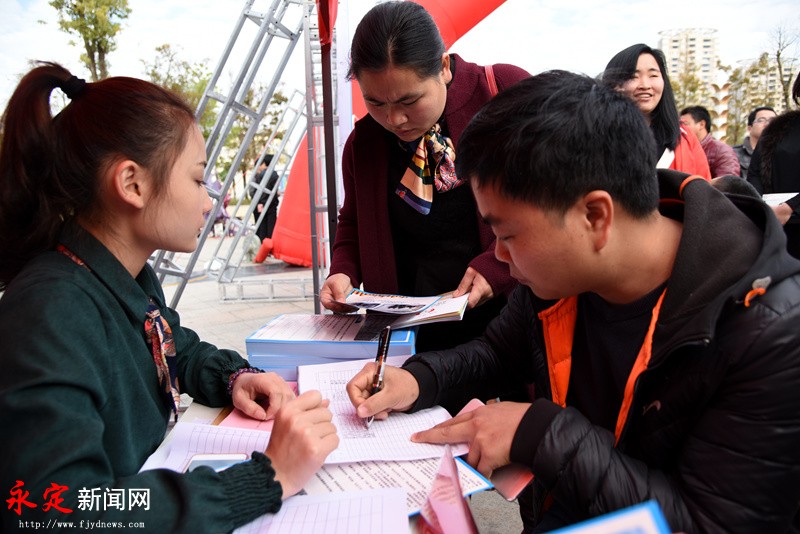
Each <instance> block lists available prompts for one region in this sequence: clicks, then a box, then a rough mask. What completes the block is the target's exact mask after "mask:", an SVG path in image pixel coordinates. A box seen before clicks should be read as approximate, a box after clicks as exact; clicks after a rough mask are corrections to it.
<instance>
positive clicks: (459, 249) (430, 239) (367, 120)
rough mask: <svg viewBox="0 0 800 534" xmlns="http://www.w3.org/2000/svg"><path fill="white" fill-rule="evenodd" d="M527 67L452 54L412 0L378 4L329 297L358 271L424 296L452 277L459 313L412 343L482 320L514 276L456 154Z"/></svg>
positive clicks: (376, 283)
mask: <svg viewBox="0 0 800 534" xmlns="http://www.w3.org/2000/svg"><path fill="white" fill-rule="evenodd" d="M528 76H530V75H529V74H528V73H527V72H525V71H524V70H522V69H520V68H518V67H515V66H513V65H501V64H498V65H494V66H493V67H492V68H489V69H486V68H484V67H481V66H478V65H476V64H474V63H468V62H466V61H464V60H463V59H461V58H460V57H459V56H457V55H454V54H453V55H450V54H448V53H447V52H446V50H445V46H444V42H443V41H442V38H441V35H440V34H439V31H438V29H437V28H436V24H435V23H434V21H433V19H432V18H431V16H430V14H428V12H427V11H425V9H424V8H422V7H421V6H420V5H418V4H415V3H413V2H387V3H383V4H379V5H377V6H375V7H374V8H372V9H371V10H370V11H369V12H368V13H367V14H366V15H365V16H364V18H363V19H362V20H361V22H360V23H359V25H358V27H357V28H356V31H355V34H354V38H353V45H352V49H351V67H350V73H349V77H350V78H351V79H355V80H357V81H358V83H359V85H360V87H361V91H362V94H363V96H364V101H365V103H366V106H367V111H368V112H369V114H368V115H367V116H365V117H364V118H362V119H361V120H359V121H358V122H357V123H356V125H355V128H354V130H353V132H352V133H351V134H350V137H349V138H348V140H347V143H346V144H345V148H344V154H343V157H342V171H343V172H342V174H343V181H344V189H345V197H344V204H343V206H342V208H341V210H340V212H339V223H338V226H337V230H336V240H335V242H334V245H333V253H332V259H331V269H330V273H331V274H330V276H329V277H328V279H327V280H326V282H325V284H324V286H323V287H322V290H321V292H320V301H321V303H322V305H323V306H325V307H326V308H329V309H333V310H335V311H336V310H337V306H336V302H335V301H341V300H344V298H345V296H346V295H347V293H349V291H350V290H351V289H352V288H353V287H354V286H358V285H359V284H362V283H363V284H364V289H365V290H366V291H372V292H378V293H400V294H404V295H418V296H422V295H436V294H440V293H444V292H447V291H451V290H454V289H455V290H456V295H461V294H464V293H469V310H468V311H467V313H466V315H465V317H464V320H463V321H461V322H458V323H439V324H435V325H426V326H423V327H422V328H421V330H420V331H419V334H418V337H417V350H418V351H424V350H433V349H437V348H446V347H452V346H454V345H456V344H459V343H462V342H465V341H468V340H469V339H471V338H472V337H474V336H477V335H479V334H481V333H482V332H483V328H484V327H485V325H486V324H487V323H488V322H489V320H491V319H492V318H493V317H494V316H495V315H497V313H498V312H499V311H500V309H501V308H502V306H503V305H504V304H505V294H507V293H508V292H509V291H510V289H511V288H512V287H513V286H514V285H515V284H516V282H515V281H514V280H513V279H512V278H511V276H510V274H509V271H508V267H507V266H506V265H505V264H502V263H501V262H499V261H498V260H497V259H496V258H495V257H494V235H493V234H492V231H491V229H490V228H489V226H488V225H486V224H484V223H483V222H482V221H481V219H480V217H479V214H478V212H477V208H476V206H475V201H474V198H473V196H472V191H471V189H470V187H469V184H467V183H465V182H464V180H463V179H461V178H460V177H457V176H455V173H454V171H453V170H452V166H451V164H452V161H453V160H454V159H455V157H456V156H455V153H457V150H458V138H459V136H460V135H461V132H462V131H463V129H464V128H465V127H466V125H467V123H468V122H469V121H470V119H472V117H473V116H474V115H475V114H476V113H477V111H478V110H479V109H480V108H481V106H483V104H484V103H486V102H487V101H488V100H489V99H491V98H492V96H493V95H494V94H495V93H496V92H497V90H503V89H504V88H506V87H508V86H510V85H512V84H514V83H516V82H517V81H519V80H521V79H523V78H526V77H528ZM443 153H446V154H447V156H444V155H443Z"/></svg>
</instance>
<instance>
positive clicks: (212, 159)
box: [150, 0, 319, 307]
mask: <svg viewBox="0 0 800 534" xmlns="http://www.w3.org/2000/svg"><path fill="white" fill-rule="evenodd" d="M254 2H255V0H247V1H246V2H245V6H244V8H243V9H242V12H241V14H240V16H239V18H238V19H237V22H236V24H235V26H234V29H233V32H232V34H231V37H230V39H229V41H228V43H227V45H226V48H225V50H224V52H223V54H222V57H221V58H220V60H219V63H218V64H217V66H216V68H215V69H214V72H213V74H212V77H211V80H210V81H209V83H208V86H207V87H206V90H205V92H204V94H203V96H202V98H201V100H200V103H199V105H198V108H197V111H196V117H197V119H198V121H199V120H200V119H201V118H202V117H203V115H204V114H205V113H206V110H207V109H209V108H211V107H213V106H215V105H216V104H218V103H219V104H221V109H219V111H218V113H217V118H216V121H215V124H214V126H213V128H212V129H211V131H210V132H209V133H208V135H207V139H206V154H207V158H208V159H207V161H208V164H207V167H206V173H205V177H204V178H205V182H206V188H207V190H208V192H209V196H210V197H211V198H212V201H213V202H212V204H213V207H212V210H211V212H210V213H209V215H208V219H207V221H206V224H205V226H204V227H203V230H202V231H201V234H200V237H199V241H198V246H197V248H196V249H195V251H194V252H193V253H192V254H191V255H190V256H189V258H188V260H186V262H185V264H184V265H179V264H178V263H179V262H178V260H177V259H176V254H175V253H174V252H170V251H163V250H160V251H157V252H156V253H155V254H154V255H153V257H152V258H151V260H150V261H151V264H152V265H153V268H154V269H155V271H156V273H157V275H158V276H159V280H160V281H161V282H162V283H163V282H164V280H165V277H166V276H168V275H170V276H174V277H177V278H178V280H179V283H178V287H177V288H176V290H175V292H174V294H173V297H172V300H171V302H170V306H171V307H176V306H177V303H178V301H179V300H180V298H181V296H182V294H183V291H184V289H185V286H186V284H187V283H188V281H189V279H190V278H191V277H192V276H194V275H196V273H194V272H193V270H194V269H195V266H196V264H197V261H198V259H199V255H200V252H201V250H202V248H203V245H204V244H205V241H206V239H207V238H208V236H209V234H210V233H211V232H212V230H213V228H214V224H215V222H216V220H217V218H218V217H219V216H220V214H221V213H224V210H225V208H224V201H225V199H226V197H227V195H228V194H229V192H230V191H231V190H232V189H234V184H235V180H236V177H237V171H238V169H240V168H241V165H242V162H243V161H244V157H245V153H246V151H247V149H248V148H249V147H250V145H251V143H252V142H253V140H254V138H255V137H256V134H257V133H258V131H259V128H260V127H261V126H262V123H263V121H264V118H265V116H266V115H267V108H268V106H269V104H270V101H271V100H272V97H273V96H274V94H275V92H276V90H277V87H278V84H279V82H280V81H281V77H282V75H283V73H284V70H285V68H286V65H287V63H288V61H289V59H290V57H291V55H292V52H293V51H294V48H295V46H296V44H297V42H298V40H299V38H300V36H301V33H302V32H303V30H304V28H305V31H306V34H308V33H309V27H310V26H309V22H308V21H309V18H310V16H309V13H310V12H311V11H313V7H314V2H313V1H308V0H272V1H271V2H270V4H269V7H268V8H267V9H266V10H265V11H262V12H259V11H256V10H254V9H253V4H254ZM309 6H311V8H310V7H309ZM253 23H254V24H255V25H256V26H257V29H256V32H255V37H254V38H253V39H252V42H251V43H250V46H249V49H248V50H247V51H246V53H245V54H244V55H243V56H241V55H240V56H235V55H234V54H233V52H234V51H235V50H234V49H235V46H236V44H237V41H238V42H242V41H244V40H245V39H246V38H245V37H243V36H242V35H243V32H244V31H245V30H248V29H252V24H253ZM248 25H250V26H248ZM281 46H282V48H281ZM276 48H278V54H280V56H279V60H277V61H272V62H270V63H269V68H270V69H271V75H269V76H268V79H269V82H268V83H267V84H266V86H265V88H264V90H263V91H262V92H261V94H260V95H256V94H253V93H252V90H253V89H254V88H255V86H254V82H255V81H256V80H257V79H258V78H257V77H258V75H259V71H260V69H261V66H262V63H264V59H265V57H267V54H268V52H270V53H272V52H274V51H275V49H276ZM308 50H309V44H308V40H306V56H307V57H308V55H309V51H308ZM235 57H241V58H242V59H241V63H240V66H239V68H238V71H237V74H236V75H235V76H234V77H233V78H232V80H231V86H230V89H229V90H228V91H223V90H220V89H219V87H220V81H221V77H222V75H223V73H226V72H231V69H230V68H229V63H234V61H235V59H234V58H235ZM234 68H235V66H234ZM261 74H263V73H261ZM297 94H299V93H296V94H295V95H292V97H290V99H289V102H288V104H287V107H286V109H285V111H284V114H283V116H282V117H281V118H280V119H279V121H278V122H279V124H278V125H275V127H274V130H273V135H272V136H271V137H270V139H269V141H268V142H267V143H265V145H264V146H263V147H261V148H260V150H259V154H260V156H259V163H260V161H261V160H263V158H264V155H265V153H266V152H268V151H270V152H274V154H275V157H274V158H273V160H272V163H271V164H270V168H269V169H268V171H267V172H265V173H264V175H263V179H262V180H259V181H254V178H255V176H256V169H257V167H258V163H257V164H256V165H255V167H253V168H252V171H251V172H250V173H249V174H248V176H249V179H248V180H247V186H246V189H245V191H244V192H243V193H242V195H240V197H239V200H238V203H237V205H236V210H235V211H234V213H233V215H232V216H230V218H229V219H228V220H227V222H226V224H225V230H224V231H223V236H222V239H220V243H219V244H218V246H217V249H216V251H215V253H214V259H213V261H212V262H210V266H211V267H213V268H214V269H215V272H216V273H217V276H218V281H219V282H220V283H222V282H224V281H227V282H231V281H233V278H234V277H235V275H236V273H237V271H238V268H239V264H240V263H241V261H242V254H240V255H239V256H238V257H235V252H236V250H237V245H238V243H239V241H240V240H241V239H242V238H244V239H245V244H246V243H247V240H248V238H251V236H252V235H253V232H254V230H255V227H256V225H255V224H250V221H251V216H252V213H253V209H254V207H253V206H252V204H251V205H250V206H249V207H248V208H247V210H246V212H245V214H244V215H242V214H241V209H240V208H241V207H242V202H243V200H244V197H245V195H246V194H247V193H248V189H250V190H252V191H254V193H253V195H256V194H260V192H262V191H264V190H265V189H266V180H267V179H268V177H269V176H270V174H271V172H272V171H273V170H277V171H278V172H279V174H281V179H283V178H284V175H285V174H286V173H287V172H288V169H289V167H290V165H291V162H292V161H293V158H294V156H295V155H296V152H297V147H298V145H299V143H300V140H301V139H300V138H298V136H297V135H296V134H295V135H292V134H293V132H296V131H300V132H302V128H299V126H300V125H301V124H302V120H303V119H305V113H304V112H303V110H302V106H301V105H300V103H301V101H302V98H303V96H302V94H300V96H299V98H298V97H297ZM248 101H249V102H252V103H251V104H250V105H248V104H247V102H248ZM215 111H216V110H215ZM237 121H239V122H238V124H239V125H241V124H246V132H245V135H244V138H243V141H242V142H241V144H240V146H239V149H238V151H237V152H236V154H235V155H234V156H233V158H232V162H231V164H230V167H229V170H228V173H227V175H226V176H225V178H224V180H223V181H222V183H221V185H219V187H216V188H214V187H212V185H213V182H214V178H215V173H214V170H215V166H216V163H217V160H218V158H219V157H220V155H221V154H222V153H223V151H224V150H225V145H226V142H227V141H228V138H229V136H230V135H231V132H232V130H233V129H234V125H235V124H237ZM306 122H308V121H306ZM281 124H283V126H280V125H281ZM281 127H282V128H285V129H284V130H280V128H281ZM278 131H280V132H281V134H282V138H281V139H280V142H279V143H278V142H277V141H276V137H275V134H276V133H277V132H278ZM276 143H277V146H276ZM312 169H313V168H312ZM313 173H314V171H313V170H310V174H312V175H313ZM278 183H280V181H279V182H278ZM275 189H276V190H277V187H276V188H275ZM312 191H313V190H312ZM269 193H270V197H269V198H270V200H269V201H270V202H271V201H274V200H275V194H276V191H270V192H269ZM312 195H313V193H312ZM265 211H266V210H265ZM262 217H263V214H262ZM312 218H313V215H312ZM227 238H232V239H227ZM223 242H226V244H227V245H228V249H227V251H226V252H225V253H224V254H220V250H221V249H222V246H223ZM313 248H314V249H315V250H316V249H317V246H316V243H315V244H314V246H313ZM317 267H318V264H317V263H315V275H314V278H315V280H318V279H319V274H318V270H317ZM303 293H305V291H303ZM315 293H316V292H315ZM301 298H306V297H301Z"/></svg>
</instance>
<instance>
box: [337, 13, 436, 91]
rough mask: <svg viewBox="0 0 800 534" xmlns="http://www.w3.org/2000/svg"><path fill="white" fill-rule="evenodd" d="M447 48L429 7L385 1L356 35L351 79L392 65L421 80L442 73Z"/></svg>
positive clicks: (364, 22)
mask: <svg viewBox="0 0 800 534" xmlns="http://www.w3.org/2000/svg"><path fill="white" fill-rule="evenodd" d="M445 51H446V48H445V46H444V41H443V40H442V36H441V34H440V33H439V28H437V27H436V23H435V22H434V21H433V17H431V15H430V13H428V12H427V11H425V8H424V7H422V6H421V5H419V4H416V3H414V2H397V1H393V2H385V3H382V4H378V5H376V6H375V7H373V8H372V9H370V10H369V11H368V12H367V14H366V15H364V18H362V19H361V22H359V23H358V26H357V27H356V31H355V33H354V34H353V44H352V45H351V47H350V70H349V71H348V73H347V79H349V80H352V79H354V78H355V79H356V80H357V79H358V77H359V75H360V74H361V71H362V70H369V71H375V72H378V71H382V70H384V69H385V68H387V67H389V66H394V67H401V68H407V69H412V70H413V71H414V72H416V73H417V76H419V77H420V78H430V77H433V76H436V75H437V74H439V72H441V70H442V54H444V53H445Z"/></svg>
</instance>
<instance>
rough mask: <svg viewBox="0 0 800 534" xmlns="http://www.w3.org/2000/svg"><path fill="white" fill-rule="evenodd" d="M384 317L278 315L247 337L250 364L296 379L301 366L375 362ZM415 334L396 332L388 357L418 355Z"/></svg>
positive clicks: (404, 331) (360, 315)
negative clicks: (370, 360)
mask: <svg viewBox="0 0 800 534" xmlns="http://www.w3.org/2000/svg"><path fill="white" fill-rule="evenodd" d="M386 324H388V323H387V322H386V320H385V319H384V316H383V315H372V314H369V315H365V314H359V315H313V314H287V315H279V316H278V317H275V318H274V319H273V320H272V321H270V322H269V323H267V324H266V325H264V326H262V327H261V328H259V329H258V330H257V331H256V332H253V333H252V334H251V335H250V336H248V337H247V339H246V346H247V355H248V359H249V361H250V364H251V365H253V366H254V367H259V368H261V369H264V370H268V371H273V372H276V373H278V374H279V375H280V376H282V377H283V378H284V379H286V380H297V366H298V365H315V364H321V363H331V362H337V361H343V360H344V361H347V360H360V359H363V358H374V357H375V353H376V351H377V349H378V334H379V333H380V331H381V330H382V329H383V327H385V326H386ZM414 342H415V333H414V330H411V329H406V330H400V329H398V330H395V331H393V332H392V338H391V343H390V345H389V355H390V356H394V355H402V354H405V355H409V354H414Z"/></svg>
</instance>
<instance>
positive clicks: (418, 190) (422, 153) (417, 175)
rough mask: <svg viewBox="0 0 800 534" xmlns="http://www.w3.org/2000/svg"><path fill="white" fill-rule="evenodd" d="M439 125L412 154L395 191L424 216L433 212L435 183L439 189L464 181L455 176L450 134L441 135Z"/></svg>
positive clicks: (453, 187)
mask: <svg viewBox="0 0 800 534" xmlns="http://www.w3.org/2000/svg"><path fill="white" fill-rule="evenodd" d="M441 132H442V128H441V127H440V126H439V125H438V124H434V125H433V127H432V128H431V129H430V130H429V131H428V133H426V134H425V135H424V136H423V137H422V139H420V141H419V145H417V149H416V150H415V151H414V154H413V155H412V156H411V161H410V162H409V164H408V168H407V169H406V172H405V174H403V178H402V179H401V180H400V184H399V185H398V186H397V189H396V190H395V193H396V194H397V196H399V197H400V198H402V199H403V200H404V201H405V202H406V203H407V204H408V205H409V206H411V207H412V208H414V209H415V210H417V211H418V212H420V213H421V214H423V215H427V214H428V213H430V211H431V205H432V204H433V186H434V185H436V190H437V191H440V192H445V191H450V190H451V189H455V188H456V187H458V186H460V185H461V184H463V183H464V181H463V180H460V179H459V178H458V176H456V167H455V161H456V151H455V147H454V146H453V142H452V141H451V140H450V138H449V137H445V136H443V135H442V133H441Z"/></svg>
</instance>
